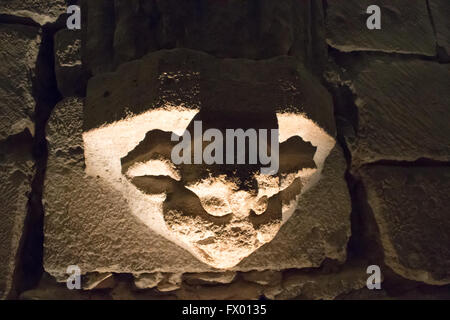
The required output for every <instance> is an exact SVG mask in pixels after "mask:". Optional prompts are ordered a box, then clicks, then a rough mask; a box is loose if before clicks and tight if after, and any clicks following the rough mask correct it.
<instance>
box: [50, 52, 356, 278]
mask: <svg viewBox="0 0 450 320" xmlns="http://www.w3.org/2000/svg"><path fill="white" fill-rule="evenodd" d="M183 54H184V53H183ZM161 55H162V56H163V59H162V60H161V61H162V62H164V63H160V64H159V66H158V65H153V66H151V64H150V66H148V65H147V67H146V65H145V64H144V65H142V63H143V62H141V61H139V62H132V63H130V64H127V65H124V66H123V68H122V67H121V68H119V70H118V72H117V73H116V74H109V75H108V74H106V75H101V76H99V77H98V78H97V77H96V78H94V79H92V81H91V83H90V88H89V90H88V91H89V92H88V105H87V106H86V110H85V112H84V119H83V114H82V106H81V105H80V102H79V101H78V102H77V101H75V100H66V101H65V102H64V103H62V104H60V105H59V106H57V107H56V108H55V111H54V114H53V115H52V119H51V120H50V122H49V129H48V140H49V147H50V156H49V162H48V165H49V167H48V170H47V180H46V194H45V203H46V214H47V216H46V223H45V225H46V228H45V233H46V239H45V248H46V250H45V258H44V260H45V261H44V265H45V268H46V270H47V271H48V272H49V273H51V274H52V275H54V276H56V277H64V273H65V270H66V268H67V265H69V264H78V265H79V266H80V267H81V269H82V272H83V273H84V272H94V271H99V272H118V273H154V272H171V273H180V272H206V271H214V269H213V268H211V267H208V266H207V265H206V264H203V263H201V262H199V261H197V259H196V258H194V257H193V256H192V255H191V254H190V253H188V252H187V251H185V250H183V249H181V248H180V247H179V246H184V244H183V243H180V242H177V240H176V239H174V238H173V237H171V236H170V234H169V233H167V232H166V233H164V232H165V231H164V229H163V227H164V220H163V219H162V215H160V216H159V217H156V218H150V217H149V216H148V215H147V214H148V212H147V211H141V213H145V215H140V216H138V217H136V216H135V214H134V213H133V211H132V210H133V207H132V206H131V207H130V204H132V203H133V201H134V200H132V199H131V198H130V199H131V200H132V201H131V202H130V201H129V202H128V203H127V201H126V200H125V197H126V196H128V195H127V194H126V193H125V194H122V193H121V191H120V190H122V191H123V189H119V190H117V189H115V188H116V186H117V182H121V181H124V180H125V178H124V177H123V176H122V173H121V168H120V158H121V157H123V156H124V155H126V153H127V152H128V151H129V150H132V149H133V148H134V147H135V146H136V144H137V143H138V142H139V141H140V140H141V139H142V138H143V137H144V136H145V133H146V132H147V131H148V129H146V128H145V127H144V128H140V126H141V125H142V124H133V125H132V128H135V129H138V130H141V131H142V134H139V135H138V136H137V137H134V135H135V133H134V132H133V130H134V129H133V130H126V131H123V130H122V129H120V128H118V130H113V131H111V132H116V133H120V132H128V134H131V136H129V135H128V134H127V137H125V136H124V137H122V138H121V137H120V134H119V135H115V134H113V136H105V139H100V140H95V141H99V142H100V144H102V143H103V142H107V143H108V145H109V146H108V147H106V148H103V147H101V146H100V144H98V145H97V146H95V148H97V147H100V148H101V149H102V150H104V151H106V150H108V149H110V150H113V149H114V148H115V147H114V146H115V145H116V143H119V144H121V143H122V142H126V144H127V147H126V148H127V150H126V152H125V153H124V154H123V155H122V156H119V157H118V159H117V161H119V166H118V168H114V169H112V170H110V171H109V175H106V176H109V178H111V177H113V176H114V177H115V175H116V174H119V176H122V178H119V179H116V178H113V180H111V181H106V180H105V178H106V179H109V178H108V177H105V175H104V174H103V173H100V174H99V175H98V176H97V175H93V176H92V171H91V172H90V173H89V170H88V174H89V175H88V176H86V175H85V169H84V162H85V161H86V165H87V166H86V168H87V169H88V168H89V166H92V165H94V167H95V168H99V167H98V165H99V164H100V162H98V163H97V162H92V160H93V158H91V162H90V163H89V162H87V160H88V158H86V159H84V158H83V148H85V150H84V153H85V155H87V156H91V155H92V152H93V151H95V150H94V149H92V146H93V145H91V149H90V150H86V143H87V142H89V139H92V138H95V137H96V134H97V133H98V132H100V133H101V131H102V130H103V129H102V128H106V129H107V130H109V129H108V123H114V122H115V121H121V119H122V118H123V117H127V113H128V118H127V119H130V120H132V119H133V117H134V115H135V114H138V115H139V114H140V113H142V112H144V113H145V112H146V110H147V109H146V107H148V106H154V108H157V107H158V104H160V105H162V106H165V103H167V102H173V104H174V105H175V106H177V105H179V104H180V103H181V102H184V101H186V100H188V99H186V96H188V97H191V101H193V102H194V103H195V102H196V99H197V98H196V96H195V94H192V87H193V88H196V86H195V85H196V83H197V82H196V81H197V80H196V81H193V80H192V79H194V80H195V77H196V76H195V74H194V73H191V74H192V76H186V77H183V76H182V75H183V74H182V73H180V74H177V75H176V76H175V77H174V78H173V79H174V81H169V80H168V79H170V78H171V77H168V76H167V75H164V72H166V70H167V72H170V70H168V69H167V65H168V66H171V64H170V63H169V62H171V60H173V61H174V63H175V62H177V61H178V63H181V66H182V65H183V63H184V61H189V59H190V61H191V62H190V63H192V61H195V59H196V56H197V55H200V57H201V59H200V60H203V59H204V60H205V61H206V62H204V63H205V64H207V63H210V62H208V60H210V59H212V58H211V57H209V56H207V55H203V54H197V53H190V55H188V57H190V58H189V59H188V60H186V59H180V53H179V52H169V53H167V52H159V53H156V56H157V57H158V56H159V57H160V56H161ZM164 55H167V56H164ZM171 55H173V56H172V58H171ZM149 59H150V58H149ZM283 59H286V58H281V62H279V61H278V62H277V60H275V61H274V62H271V61H270V60H268V61H262V62H252V61H247V60H242V61H237V62H236V61H235V62H233V61H227V60H224V61H221V62H220V63H219V64H218V65H216V67H217V66H219V67H220V69H219V70H217V69H213V68H216V67H214V66H215V63H216V62H212V63H211V68H212V70H209V67H208V68H207V66H203V69H204V71H205V72H204V75H205V76H206V77H210V78H211V77H214V76H216V77H217V74H219V75H221V74H224V75H222V76H223V77H224V78H225V79H226V78H227V77H229V78H231V79H233V78H234V79H235V80H234V81H238V80H239V77H241V78H242V79H243V80H242V79H241V80H240V82H242V83H244V84H245V81H249V80H247V79H250V80H251V81H254V86H255V87H256V88H255V89H253V90H256V89H257V88H258V86H259V85H260V84H259V83H258V81H256V80H257V79H260V80H259V81H260V82H263V83H264V78H265V79H266V81H269V79H272V78H273V74H274V73H273V72H272V71H270V70H272V69H273V70H277V71H276V72H275V74H279V73H281V74H282V73H283V72H284V71H283V70H292V72H294V74H295V70H296V69H295V68H293V69H289V68H291V67H283V65H285V64H284V63H285V62H283ZM288 60H289V59H288ZM144 62H145V61H144ZM236 63H237V65H233V64H236ZM272 63H273V65H272ZM221 64H224V65H221ZM258 64H260V66H261V67H257V66H258ZM287 65H288V66H289V65H290V64H289V63H288V64H287ZM292 65H294V63H293V64H292ZM172 66H173V67H174V68H179V67H180V65H179V64H175V65H172ZM285 66H286V65H285ZM185 68H186V66H185ZM283 68H285V69H283ZM286 68H287V69H286ZM155 69H156V70H159V72H161V73H162V74H163V78H162V79H163V80H164V81H163V85H161V83H159V82H157V81H156V80H155V79H153V78H154V77H155V76H154V73H153V74H152V73H151V70H155ZM264 70H268V71H267V72H268V73H267V74H264ZM219 71H220V72H219ZM258 71H260V72H258ZM153 72H154V71H153ZM246 72H247V75H246ZM270 72H272V73H270ZM286 72H287V71H286ZM156 74H159V73H158V72H157V73H156ZM258 74H259V76H258V77H257V78H255V75H258ZM270 74H272V75H270ZM287 74H289V72H287ZM297 74H298V78H300V79H298V80H296V81H299V83H297V87H298V88H304V89H300V90H301V94H299V95H295V94H294V95H293V96H294V97H291V98H292V100H293V101H291V102H292V103H290V104H289V106H292V107H293V108H294V109H295V105H296V103H295V104H294V102H295V99H296V98H295V97H298V96H301V98H300V97H298V99H299V102H298V104H299V105H301V107H302V108H303V109H302V110H303V111H305V112H306V111H307V112H306V113H307V114H309V115H310V116H311V117H312V118H313V119H314V121H315V122H316V123H319V124H322V125H323V126H324V127H325V128H327V129H326V130H327V131H333V130H334V127H333V120H332V116H331V115H330V113H328V112H330V111H331V107H330V105H329V100H328V96H327V94H326V91H324V90H323V89H321V87H320V85H319V87H317V86H316V85H317V84H318V82H315V81H314V80H312V79H309V78H308V77H307V76H306V74H304V73H297ZM168 75H169V73H168ZM135 76H137V77H138V78H135ZM156 78H157V76H156ZM119 79H121V80H120V81H119ZM136 79H139V80H140V81H139V82H138V86H139V84H140V83H142V84H144V83H145V90H144V85H143V86H142V87H139V88H137V89H136V88H135V85H133V84H134V83H136V82H135V81H134V80H136ZM177 79H178V80H177ZM294 79H296V78H294ZM219 80H220V79H219ZM219 80H218V81H219ZM270 81H273V80H270ZM275 81H276V80H275ZM311 81H312V82H313V83H314V86H313V85H312V84H311ZM152 82H153V83H155V84H156V85H155V86H153V85H152ZM186 82H187V83H188V84H189V86H186V87H187V88H191V89H190V90H187V89H184V88H185V87H183V86H182V85H180V83H184V84H185V83H186ZM205 84H207V82H205ZM250 84H251V82H250V83H247V84H246V87H249V86H250ZM225 87H226V86H225ZM236 87H237V88H238V86H236ZM149 88H150V92H149ZM158 88H162V89H164V90H162V89H161V90H160V91H159V89H158ZM232 88H233V89H234V88H235V87H232ZM262 88H264V85H263V87H262ZM282 88H285V87H284V86H282ZM288 88H290V89H289V90H295V88H292V87H288ZM222 89H223V88H222ZM161 92H162V93H161ZM257 92H261V93H262V92H263V91H261V90H258V91H257ZM282 92H283V91H282ZM288 92H289V91H288ZM194 93H195V92H194ZM234 93H235V94H236V97H232V98H231V102H233V101H237V102H238V101H239V100H237V97H244V95H243V94H242V93H240V92H238V91H237V90H235V92H234ZM201 95H203V96H202V98H203V99H205V98H204V97H206V98H209V97H210V96H214V93H213V92H212V93H202V94H201ZM227 96H229V94H228V93H226V92H225V93H221V97H222V99H224V98H225V97H227ZM275 96H276V97H278V98H276V99H288V101H289V99H290V98H289V96H291V94H290V93H285V94H284V95H283V94H280V96H281V98H280V96H277V95H275ZM109 97H114V99H109ZM158 97H159V98H158ZM177 99H179V100H177ZM210 99H212V98H210ZM251 99H254V98H253V97H250V98H247V101H245V100H243V101H242V104H241V107H242V106H248V108H250V107H252V108H260V107H257V106H252V103H251V102H252V101H251ZM257 99H259V100H257V101H260V102H264V98H259V97H258V98H257ZM191 101H189V100H188V102H189V103H188V106H190V107H191V108H192V105H193V106H196V104H192V105H191V104H190V103H191ZM204 101H208V100H207V99H205V100H204ZM211 101H213V102H215V101H220V97H214V99H212V100H211ZM271 101H273V100H271ZM280 102H283V100H280ZM265 104H266V105H267V102H265ZM106 105H109V108H105V106H106ZM206 105H207V104H206ZM204 106H205V104H203V105H202V108H203V107H204ZM229 106H231V107H233V109H232V110H236V112H237V111H238V110H239V108H238V106H233V105H232V104H229ZM319 106H321V107H320V108H319ZM207 107H208V106H206V108H207ZM209 107H211V108H219V106H215V105H214V104H213V103H211V104H210V106H209ZM319 109H320V110H319ZM150 110H152V109H150ZM188 110H189V109H188ZM326 110H329V111H328V112H326ZM213 111H214V109H213ZM215 112H217V111H215ZM175 113H176V112H175ZM164 114H165V115H168V116H167V117H165V118H164V121H160V120H158V119H160V118H159V116H158V114H153V115H154V116H153V117H150V118H148V119H147V118H145V119H143V120H144V124H145V125H150V126H152V125H154V124H153V123H152V121H153V122H154V123H156V124H157V125H161V124H162V125H166V126H168V129H169V130H171V129H172V128H170V126H169V124H170V121H171V120H170V117H171V113H167V114H166V113H164ZM289 117H290V116H289ZM294 117H295V115H294ZM146 119H147V120H146ZM189 119H190V116H188V118H187V120H185V121H186V123H187V122H188V121H189ZM83 120H84V126H85V128H86V127H87V128H90V129H91V130H89V132H91V134H93V135H89V134H87V133H88V132H84V134H83V138H84V143H83V140H82V138H81V133H82V128H81V123H82V122H83ZM279 120H280V121H285V120H283V118H280V119H279ZM132 121H134V120H132ZM105 122H106V126H103V127H102V128H100V129H96V126H99V125H102V124H105ZM124 123H125V124H126V123H128V122H124ZM300 123H302V122H301V121H300ZM305 125H307V124H305ZM280 127H281V125H280ZM288 127H289V126H288ZM149 129H150V128H149ZM163 129H164V128H163ZM98 130H100V131H98ZM166 130H167V129H166ZM108 132H109V131H108ZM108 132H106V133H107V134H108ZM313 132H315V131H313ZM316 135H318V136H320V135H323V133H320V132H316ZM114 136H115V137H114ZM116 138H119V140H115V139H116ZM128 139H131V142H127V141H128ZM90 141H91V142H92V141H93V140H90ZM120 141H122V142H120ZM327 141H328V140H327ZM330 141H331V144H330V145H329V146H328V147H331V148H332V146H333V145H334V142H333V140H330ZM83 144H84V145H83ZM317 144H318V145H319V147H320V142H318V143H317ZM319 149H320V148H319ZM328 150H329V149H328ZM319 153H320V152H319ZM327 153H328V151H326V148H325V149H322V154H319V155H318V157H319V158H322V159H323V160H325V158H326V154H327ZM100 156H103V155H100ZM105 161H106V162H104V164H105V165H104V166H103V165H102V166H103V167H104V168H108V166H109V164H107V161H109V160H108V159H106V158H105ZM319 162H320V161H319ZM114 163H115V162H114ZM69 164H70V165H69ZM321 166H322V167H323V171H322V174H321V178H320V180H319V182H318V183H317V184H315V182H314V183H311V186H310V190H308V191H305V193H304V194H303V195H302V197H301V199H300V202H299V205H298V209H297V210H296V211H295V212H292V217H291V218H290V219H289V217H286V222H285V223H284V225H283V227H282V228H281V230H280V231H279V233H278V235H277V236H276V237H275V239H274V240H273V242H272V243H270V244H268V245H266V246H263V247H262V248H261V249H260V250H257V251H256V252H255V253H254V254H252V255H251V256H249V257H248V258H246V259H245V260H244V261H242V262H241V264H240V265H238V266H236V267H234V268H232V270H243V271H247V270H266V269H277V270H278V269H281V268H301V267H313V266H318V265H320V264H321V262H322V261H323V260H324V259H325V258H326V257H328V258H331V259H336V260H339V261H343V260H345V256H346V252H345V248H346V243H347V240H348V237H349V233H350V221H349V214H350V201H349V196H348V192H347V189H346V183H345V180H344V172H345V168H346V164H345V160H344V158H343V155H342V152H341V150H340V149H339V148H337V147H336V148H335V149H333V151H331V153H330V155H329V157H328V159H327V161H326V162H325V163H322V165H321ZM91 168H93V167H91ZM116 169H118V172H117V173H116ZM101 170H103V169H101ZM317 178H319V176H317ZM293 194H294V195H295V190H294V191H293ZM286 197H287V198H289V195H286ZM318 199H321V201H318ZM323 199H326V201H325V200H323ZM158 201H160V200H158ZM312 213H314V214H312ZM288 219H289V220H288ZM158 225H161V227H159V226H158ZM152 228H153V229H152ZM62 235H64V236H62ZM166 239H169V240H170V241H169V240H166ZM174 242H175V243H176V244H178V246H177V245H175V244H174ZM184 247H185V246H184ZM100 248H101V249H100Z"/></svg>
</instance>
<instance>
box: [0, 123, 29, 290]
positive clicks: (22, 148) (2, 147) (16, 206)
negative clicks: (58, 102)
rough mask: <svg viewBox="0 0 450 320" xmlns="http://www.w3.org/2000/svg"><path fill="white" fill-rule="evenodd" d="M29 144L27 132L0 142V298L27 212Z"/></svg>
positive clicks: (9, 279)
mask: <svg viewBox="0 0 450 320" xmlns="http://www.w3.org/2000/svg"><path fill="white" fill-rule="evenodd" d="M31 145H32V137H31V135H30V133H29V132H28V131H24V132H22V133H20V134H18V135H16V136H14V137H11V138H10V139H7V140H3V141H1V142H0V203H1V205H2V209H1V210H0V299H4V298H6V296H7V295H8V293H9V292H10V290H11V284H12V279H13V274H14V270H15V264H16V255H17V252H18V249H19V245H20V239H21V237H22V231H23V227H24V220H25V216H26V214H27V208H28V205H27V204H28V196H29V193H30V192H31V180H32V177H33V175H34V162H33V159H32V156H31Z"/></svg>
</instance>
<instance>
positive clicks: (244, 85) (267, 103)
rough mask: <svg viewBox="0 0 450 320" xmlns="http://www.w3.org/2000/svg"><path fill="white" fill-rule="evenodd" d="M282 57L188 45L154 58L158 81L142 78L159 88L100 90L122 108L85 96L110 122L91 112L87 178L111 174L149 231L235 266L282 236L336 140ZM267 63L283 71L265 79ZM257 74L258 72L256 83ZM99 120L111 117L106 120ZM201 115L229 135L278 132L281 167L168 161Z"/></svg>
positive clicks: (86, 142) (212, 262)
mask: <svg viewBox="0 0 450 320" xmlns="http://www.w3.org/2000/svg"><path fill="white" fill-rule="evenodd" d="M283 59H285V58H283ZM283 59H281V60H278V61H277V60H275V61H273V62H270V63H265V64H264V63H260V64H258V63H253V62H252V63H251V62H249V61H245V60H244V61H239V60H231V59H230V60H225V62H223V61H222V60H219V59H215V58H213V57H211V56H208V55H204V54H200V53H197V52H195V51H190V50H171V51H165V52H164V51H163V52H158V53H155V54H152V55H149V56H148V57H147V58H146V59H145V60H144V61H146V62H145V68H147V67H150V70H149V71H153V72H155V71H156V75H157V77H156V78H153V79H149V80H151V81H154V83H148V82H147V83H146V81H145V80H144V79H141V81H139V83H146V84H145V85H146V86H148V88H150V90H154V89H153V88H157V90H156V92H155V91H154V92H150V93H147V95H145V94H144V96H143V95H142V93H140V94H139V95H138V96H134V94H133V90H135V88H127V89H130V91H131V92H127V93H125V95H126V96H128V97H129V98H130V99H129V98H125V99H126V100H127V102H125V100H122V101H121V98H118V96H117V95H116V91H114V92H113V91H108V90H106V91H103V93H102V98H103V99H106V100H108V99H109V97H110V95H114V97H113V99H112V100H111V101H112V102H113V101H114V102H115V103H117V104H116V105H110V104H108V103H105V102H106V101H105V100H103V101H101V102H100V101H96V99H97V97H96V94H97V92H93V91H91V92H90V94H89V93H88V106H87V108H86V112H87V113H91V112H92V111H94V110H97V111H96V112H103V114H102V116H103V119H96V116H95V115H94V113H96V112H94V113H92V114H90V115H89V116H86V117H85V119H86V120H87V121H86V122H85V126H86V127H87V128H85V129H86V132H85V133H84V135H83V138H84V148H85V156H86V166H87V168H86V171H87V173H88V175H92V176H99V177H101V178H104V179H105V180H107V181H109V183H110V184H112V185H113V186H114V187H115V188H116V189H118V190H120V191H121V192H122V193H123V194H124V196H125V198H126V199H127V201H128V203H129V205H130V208H131V210H132V212H133V214H135V215H136V216H138V217H139V218H140V219H141V220H142V221H143V222H144V223H145V224H146V225H147V226H148V227H149V228H151V229H152V230H155V231H157V232H158V233H160V234H162V235H164V236H166V237H167V238H169V239H170V240H172V241H174V242H175V243H177V244H178V245H180V246H182V247H184V248H186V249H187V250H189V251H190V252H191V253H192V254H194V255H195V256H196V257H197V258H198V259H200V260H201V261H203V262H204V263H207V264H209V265H211V266H213V267H216V268H230V267H233V266H235V265H236V264H238V263H239V262H240V261H241V260H242V259H243V258H245V257H247V256H248V255H250V254H251V253H252V252H254V251H255V250H256V249H258V248H259V247H261V246H262V245H263V244H265V243H268V242H270V241H271V240H272V239H273V238H274V237H275V235H276V234H277V232H278V230H279V229H280V227H281V225H282V224H283V223H284V222H286V221H287V220H288V219H289V217H290V216H291V215H292V213H293V212H294V211H295V210H296V206H297V205H296V203H297V201H298V199H299V197H300V196H301V194H302V193H303V192H305V191H306V190H308V188H311V187H312V186H313V185H315V184H316V183H317V181H318V180H319V179H320V173H321V170H322V167H323V162H324V161H325V159H326V157H327V155H328V153H329V152H330V151H331V149H332V148H333V146H334V143H335V142H334V139H333V137H332V136H331V135H330V134H329V133H327V131H328V132H330V131H332V130H334V129H333V128H332V126H331V128H330V127H327V125H328V123H330V121H328V119H327V117H328V115H327V114H326V113H325V111H326V109H325V108H322V109H319V108H317V109H315V108H314V107H313V106H314V103H315V101H313V100H312V99H311V98H312V96H311V95H312V93H308V91H307V90H308V86H309V85H310V84H309V83H308V81H306V80H303V81H302V80H301V79H300V78H299V77H298V76H297V75H295V74H294V75H293V74H292V72H293V71H294V69H291V66H290V63H289V62H288V63H287V62H285V61H282V60H283ZM288 61H289V59H288ZM155 63H156V64H155ZM151 64H154V67H156V69H154V68H153V67H151ZM265 66H266V67H268V68H270V69H275V68H277V69H279V71H278V72H279V73H281V74H280V77H279V79H271V78H268V77H267V75H268V74H269V73H267V74H265V72H270V71H271V70H265V69H264V67H265ZM132 68H134V67H132ZM225 69H228V70H227V71H226V72H225ZM221 70H223V72H220V71H221ZM272 71H273V70H272ZM289 71H291V73H290V72H289ZM133 72H134V71H131V72H130V71H128V72H126V74H128V75H130V74H133ZM258 73H259V74H260V75H259V78H260V79H259V80H258V79H255V80H254V81H253V82H252V81H250V79H251V78H252V77H255V76H254V75H257V74H258ZM272 74H273V73H272ZM218 75H219V76H218ZM132 82H133V81H132ZM136 85H138V83H136ZM91 88H92V87H91ZM124 90H125V88H124ZM269 90H270V91H269ZM268 92H269V93H270V94H268ZM123 93H124V92H123V91H122V92H121V94H123ZM89 97H90V98H89ZM135 98H137V99H138V100H139V101H138V100H134V99H135ZM308 99H311V100H308ZM133 100H134V101H133ZM114 102H113V103H114ZM316 103H318V104H320V103H321V101H320V100H317V101H316ZM125 106H127V107H128V108H129V109H128V110H124V107H125ZM307 106H311V107H307ZM91 108H92V109H91ZM102 108H110V110H106V109H105V110H104V111H101V110H100V109H102ZM131 108H133V109H134V110H131ZM302 108H303V109H302ZM139 109H140V110H139ZM318 111H319V112H322V114H318V113H317V112H318ZM120 113H125V114H124V115H123V116H122V115H120ZM97 114H98V113H97ZM110 117H112V118H110ZM108 118H109V119H108ZM102 120H103V121H104V120H106V122H107V123H106V124H104V125H102V124H101V122H100V121H102ZM197 120H201V121H202V123H203V125H204V127H205V129H207V128H218V129H219V130H221V131H223V132H225V129H238V128H242V129H244V130H247V129H249V128H255V129H257V130H258V129H262V128H264V129H279V142H280V143H281V144H280V168H279V171H278V173H277V174H274V175H271V176H265V175H263V174H261V173H260V168H261V164H260V163H259V164H255V165H198V164H197V165H186V164H182V165H179V166H176V165H175V164H174V163H172V162H171V151H172V148H173V147H174V145H175V144H176V143H175V142H172V141H171V134H172V133H174V134H177V135H181V134H183V132H184V131H185V130H188V131H190V132H193V123H194V122H195V121H197Z"/></svg>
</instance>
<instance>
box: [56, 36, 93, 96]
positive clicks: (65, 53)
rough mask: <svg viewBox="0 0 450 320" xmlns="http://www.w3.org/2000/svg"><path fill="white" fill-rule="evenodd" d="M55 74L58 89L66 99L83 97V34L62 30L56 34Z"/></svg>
mask: <svg viewBox="0 0 450 320" xmlns="http://www.w3.org/2000/svg"><path fill="white" fill-rule="evenodd" d="M54 47H55V49H54V50H55V74H56V81H57V84H58V89H59V91H60V92H61V93H62V95H63V96H65V97H71V96H82V94H83V91H84V90H85V89H84V88H85V86H86V82H85V81H83V80H84V79H83V73H82V65H81V32H80V31H72V30H68V29H62V30H60V31H58V32H57V33H56V34H55V45H54Z"/></svg>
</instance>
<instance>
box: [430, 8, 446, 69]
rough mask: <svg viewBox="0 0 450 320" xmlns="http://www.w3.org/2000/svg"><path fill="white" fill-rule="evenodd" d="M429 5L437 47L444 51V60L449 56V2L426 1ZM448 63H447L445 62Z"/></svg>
mask: <svg viewBox="0 0 450 320" xmlns="http://www.w3.org/2000/svg"><path fill="white" fill-rule="evenodd" d="M428 3H429V4H430V11H431V16H432V18H433V22H434V26H435V28H436V38H437V44H438V46H439V47H441V48H442V50H444V53H445V55H446V57H445V59H446V60H448V59H449V55H450V23H449V21H448V17H449V16H450V2H448V1H445V0H428ZM447 62H448V61H447Z"/></svg>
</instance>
